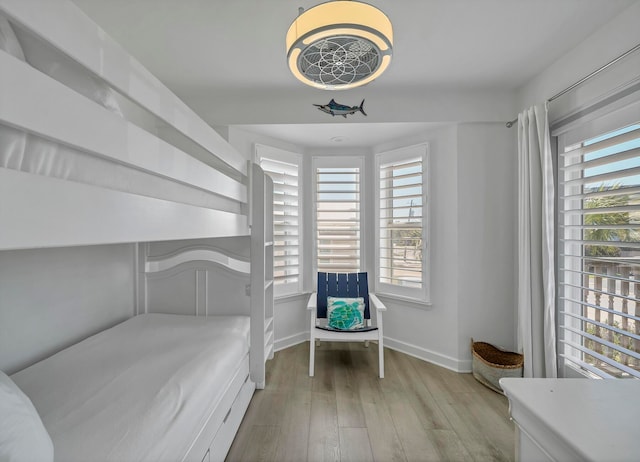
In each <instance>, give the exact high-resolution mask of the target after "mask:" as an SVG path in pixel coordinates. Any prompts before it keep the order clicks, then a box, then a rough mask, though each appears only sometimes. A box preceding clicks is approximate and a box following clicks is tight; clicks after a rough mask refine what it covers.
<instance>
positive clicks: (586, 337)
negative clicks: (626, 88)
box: [558, 124, 640, 378]
mask: <svg viewBox="0 0 640 462" xmlns="http://www.w3.org/2000/svg"><path fill="white" fill-rule="evenodd" d="M561 149H562V147H561ZM563 150H564V152H561V153H560V155H559V178H558V180H559V201H558V202H559V204H558V205H559V230H558V246H559V260H558V269H559V271H558V273H559V310H560V311H559V314H560V333H561V336H560V343H561V344H562V347H563V348H562V353H561V355H560V356H561V357H562V358H564V359H565V361H567V362H569V363H571V364H573V366H574V367H577V368H579V369H582V370H586V371H589V372H590V373H591V374H593V375H596V376H600V377H607V378H608V377H630V376H635V377H640V300H639V298H640V124H636V125H633V126H629V127H626V128H624V129H620V130H617V131H615V132H611V133H608V134H606V135H603V136H599V137H597V138H592V139H589V140H586V141H584V142H581V143H577V144H575V145H573V146H568V147H565V148H564V149H563Z"/></svg>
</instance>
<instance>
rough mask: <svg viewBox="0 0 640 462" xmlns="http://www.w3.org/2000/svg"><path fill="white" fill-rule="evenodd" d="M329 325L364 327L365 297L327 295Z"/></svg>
mask: <svg viewBox="0 0 640 462" xmlns="http://www.w3.org/2000/svg"><path fill="white" fill-rule="evenodd" d="M327 319H328V325H329V327H331V328H333V329H340V330H353V329H360V328H362V327H364V298H362V297H358V298H338V297H327Z"/></svg>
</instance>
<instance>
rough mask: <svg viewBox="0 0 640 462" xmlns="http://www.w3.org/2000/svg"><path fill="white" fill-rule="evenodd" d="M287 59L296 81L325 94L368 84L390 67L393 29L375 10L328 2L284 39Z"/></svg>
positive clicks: (295, 24)
mask: <svg viewBox="0 0 640 462" xmlns="http://www.w3.org/2000/svg"><path fill="white" fill-rule="evenodd" d="M286 46H287V60H288V62H289V68H290V69H291V72H292V73H293V75H294V76H295V77H296V78H297V79H298V80H300V81H302V82H304V83H306V84H307V85H311V86H313V87H316V88H321V89H324V90H345V89H348V88H354V87H358V86H360V85H364V84H366V83H369V82H371V81H372V80H374V79H375V78H376V77H378V76H379V75H380V74H382V73H383V72H384V70H385V69H386V68H387V66H389V63H390V62H391V52H392V48H393V28H392V26H391V21H389V18H388V17H387V16H386V15H385V14H384V13H383V12H382V11H380V10H378V9H377V8H375V7H373V6H371V5H368V4H366V3H361V2H357V1H351V0H348V1H340V0H337V1H331V2H327V3H322V4H320V5H317V6H314V7H313V8H310V9H308V10H307V11H304V12H302V13H300V15H299V16H298V17H297V18H296V19H295V21H293V23H292V24H291V27H289V31H288V32H287V38H286Z"/></svg>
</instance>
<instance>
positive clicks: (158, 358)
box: [12, 314, 249, 461]
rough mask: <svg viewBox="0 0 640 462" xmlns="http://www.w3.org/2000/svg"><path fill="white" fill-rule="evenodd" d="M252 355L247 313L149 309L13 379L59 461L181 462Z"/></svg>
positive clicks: (19, 373) (26, 370)
mask: <svg viewBox="0 0 640 462" xmlns="http://www.w3.org/2000/svg"><path fill="white" fill-rule="evenodd" d="M248 351H249V318H248V317H246V316H215V317H207V318H204V317H195V316H179V315H168V314H145V315H140V316H137V317H134V318H131V319H129V320H127V321H125V322H124V323H122V324H119V325H117V326H115V327H113V328H111V329H108V330H106V331H103V332H101V333H99V334H97V335H94V336H92V337H90V338H88V339H86V340H84V341H82V342H80V343H78V344H76V345H73V346H72V347H70V348H68V349H66V350H63V351H61V352H60V353H57V354H56V355H54V356H52V357H50V358H48V359H46V360H44V361H41V362H39V363H37V364H34V365H33V366H31V367H28V368H27V369H24V370H22V371H20V372H18V373H16V374H14V375H13V376H12V379H13V380H14V381H15V383H16V384H17V385H18V386H19V387H20V388H21V389H22V390H23V391H24V393H25V394H27V396H29V398H30V399H31V401H32V402H33V404H34V406H35V407H36V409H37V410H38V413H39V414H40V416H41V418H42V421H43V423H44V425H45V427H46V429H47V430H48V432H49V434H50V435H51V438H52V440H53V444H54V451H55V460H56V461H88V460H91V461H100V460H110V461H127V460H140V461H142V460H147V461H178V460H181V459H182V458H183V457H184V455H185V454H186V453H187V451H188V450H189V447H190V445H191V444H192V442H193V440H194V439H195V438H196V436H197V433H198V431H199V430H200V429H201V428H202V426H203V425H204V423H205V422H206V419H207V418H208V416H209V415H210V413H211V412H212V410H213V409H214V408H215V406H216V405H217V403H218V401H219V400H220V399H221V397H222V396H223V394H224V392H225V391H226V388H227V387H228V385H229V382H230V381H231V379H232V377H233V373H234V371H236V369H237V368H238V366H239V365H240V363H241V361H242V360H243V359H244V358H245V357H246V355H247V354H248Z"/></svg>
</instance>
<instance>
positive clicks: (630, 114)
mask: <svg viewBox="0 0 640 462" xmlns="http://www.w3.org/2000/svg"><path fill="white" fill-rule="evenodd" d="M638 110H640V101H636V102H634V103H631V104H630V105H629V106H627V107H625V108H623V109H621V110H617V111H611V112H609V113H606V114H597V116H592V117H590V118H585V119H583V120H580V121H577V122H574V123H572V124H568V125H565V126H560V127H556V128H555V129H554V130H553V131H552V136H554V137H555V141H556V143H557V144H556V145H557V165H556V168H555V173H556V182H557V195H556V201H557V218H556V245H557V248H558V251H557V252H556V275H557V283H556V286H557V290H556V292H557V303H556V307H557V308H556V309H557V325H558V345H559V348H558V365H559V373H560V376H562V377H584V376H586V377H590V378H595V377H608V376H609V377H612V376H611V375H609V374H608V373H606V372H604V371H603V370H601V369H598V368H597V367H596V366H595V365H590V364H587V361H585V360H584V354H583V353H576V351H577V350H576V349H575V348H574V347H571V346H570V345H566V343H571V342H573V343H574V344H575V343H579V344H580V345H582V343H581V342H582V339H584V338H585V337H584V336H583V335H581V334H578V333H575V332H573V331H572V330H571V329H578V330H581V331H583V332H584V331H586V328H584V327H581V326H583V325H585V323H584V322H582V324H580V322H579V321H577V320H576V319H575V318H573V317H572V316H573V315H575V307H572V306H571V305H572V302H571V301H570V300H569V301H566V302H565V298H569V299H575V300H582V293H583V291H582V290H580V289H578V288H574V287H575V286H579V285H581V283H582V281H583V278H584V276H585V270H584V269H583V268H582V267H581V265H578V264H576V263H571V262H569V261H567V259H571V258H574V259H575V258H578V259H580V261H581V262H582V261H583V260H584V259H585V255H584V253H583V252H582V253H581V254H580V255H579V256H578V257H576V256H575V255H574V253H575V252H572V251H571V250H570V249H573V248H577V247H579V246H580V244H577V243H574V242H569V243H566V242H565V241H567V239H571V238H576V237H575V236H573V235H571V236H569V237H567V232H563V226H567V225H573V224H578V225H579V224H582V222H576V223H573V222H571V223H564V222H563V220H561V216H560V215H561V214H562V213H563V209H564V208H572V207H575V206H576V204H577V202H576V201H575V200H573V202H571V203H567V198H565V196H570V195H571V193H574V194H575V193H576V191H574V190H572V189H571V188H566V187H565V184H564V182H565V181H569V180H570V179H572V178H568V179H563V173H562V170H561V169H562V162H563V159H562V157H563V156H564V155H565V154H564V152H565V150H566V149H570V148H572V147H577V146H579V145H580V146H582V143H583V142H584V141H587V140H590V139H594V138H597V137H599V136H601V135H604V134H607V133H611V132H615V131H617V130H619V129H622V128H623V127H626V126H630V125H633V124H634V123H637V122H638V116H637V114H638ZM578 149H580V148H578ZM576 151H577V150H576ZM572 155H575V154H572ZM581 162H584V160H583V161H581ZM581 173H582V170H579V169H577V170H575V174H574V177H575V178H577V179H579V178H581V176H580V175H581ZM576 175H577V176H576ZM580 209H581V210H584V209H585V208H584V205H583V204H581V205H580ZM576 215H577V214H576ZM582 216H584V215H582ZM577 239H579V240H582V241H584V237H582V236H578V237H577ZM566 253H569V254H570V255H569V256H565V254H566ZM604 277H605V278H606V277H607V276H604ZM614 279H615V278H614ZM602 285H603V292H602V293H603V298H605V297H607V296H608V295H607V294H608V293H609V288H608V286H607V287H604V286H605V284H602ZM611 293H612V294H615V296H619V295H620V294H618V293H617V292H616V289H615V288H614V289H613V292H611ZM629 295H631V294H629ZM600 306H602V304H601V305H600ZM565 311H567V312H571V313H574V314H573V315H572V314H564V313H565ZM565 318H567V319H565ZM605 323H606V322H605ZM587 349H589V348H587ZM597 349H599V347H597V348H596V350H597ZM609 359H611V358H609ZM614 361H615V360H614ZM585 364H586V365H585ZM614 367H616V366H614ZM616 368H617V367H616ZM618 369H619V368H618Z"/></svg>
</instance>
